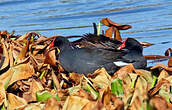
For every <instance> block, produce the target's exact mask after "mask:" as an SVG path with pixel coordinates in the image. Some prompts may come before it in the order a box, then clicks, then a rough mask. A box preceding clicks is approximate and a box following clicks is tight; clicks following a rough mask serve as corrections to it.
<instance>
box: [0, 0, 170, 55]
mask: <svg viewBox="0 0 172 110" xmlns="http://www.w3.org/2000/svg"><path fill="white" fill-rule="evenodd" d="M104 17H108V18H110V19H111V20H113V21H115V22H117V23H120V24H130V25H132V27H133V28H132V29H129V30H127V31H122V36H123V37H124V38H126V37H135V38H136V39H138V40H140V41H146V42H150V43H154V44H156V45H153V46H152V47H149V48H146V49H144V52H145V54H159V55H162V54H163V53H164V51H165V50H166V49H167V48H169V47H170V46H171V45H172V43H171V41H172V22H171V19H172V1H171V0H118V1H116V0H51V1H47V0H0V21H1V22H0V30H8V31H12V30H16V33H17V34H24V33H26V32H30V31H37V32H40V33H41V34H43V35H45V36H52V35H55V34H60V35H64V36H66V35H82V34H84V33H89V32H93V28H92V23H93V22H96V23H98V22H99V21H100V20H101V19H102V18H104ZM105 28H106V27H104V26H103V27H102V29H105ZM162 42H167V43H162Z"/></svg>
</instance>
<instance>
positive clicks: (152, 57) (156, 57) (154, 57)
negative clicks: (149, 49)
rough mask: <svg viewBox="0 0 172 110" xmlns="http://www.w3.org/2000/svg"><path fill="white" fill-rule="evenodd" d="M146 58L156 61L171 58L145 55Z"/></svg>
mask: <svg viewBox="0 0 172 110" xmlns="http://www.w3.org/2000/svg"><path fill="white" fill-rule="evenodd" d="M144 57H145V58H146V59H147V60H156V59H166V58H169V57H167V56H161V55H144Z"/></svg>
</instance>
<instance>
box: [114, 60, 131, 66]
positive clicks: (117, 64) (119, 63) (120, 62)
mask: <svg viewBox="0 0 172 110" xmlns="http://www.w3.org/2000/svg"><path fill="white" fill-rule="evenodd" d="M113 63H114V64H115V65H116V66H125V65H129V64H130V63H125V62H122V61H117V62H113Z"/></svg>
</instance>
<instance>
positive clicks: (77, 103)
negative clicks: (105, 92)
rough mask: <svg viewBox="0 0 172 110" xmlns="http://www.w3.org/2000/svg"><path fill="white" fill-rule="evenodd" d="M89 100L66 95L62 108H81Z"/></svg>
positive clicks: (73, 109) (65, 109)
mask: <svg viewBox="0 0 172 110" xmlns="http://www.w3.org/2000/svg"><path fill="white" fill-rule="evenodd" d="M89 102H90V101H89V100H88V99H85V98H81V97H78V96H68V98H67V99H66V101H65V103H64V106H63V109H62V110H82V108H83V107H84V106H85V105H86V104H87V103H89Z"/></svg>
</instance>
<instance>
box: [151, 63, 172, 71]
mask: <svg viewBox="0 0 172 110" xmlns="http://www.w3.org/2000/svg"><path fill="white" fill-rule="evenodd" d="M156 68H164V69H165V70H167V71H170V72H172V67H167V66H165V65H164V64H157V65H155V66H153V67H152V68H151V69H156Z"/></svg>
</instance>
